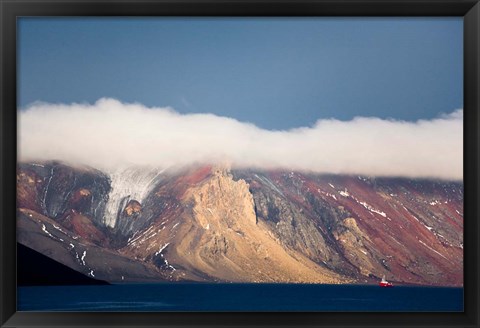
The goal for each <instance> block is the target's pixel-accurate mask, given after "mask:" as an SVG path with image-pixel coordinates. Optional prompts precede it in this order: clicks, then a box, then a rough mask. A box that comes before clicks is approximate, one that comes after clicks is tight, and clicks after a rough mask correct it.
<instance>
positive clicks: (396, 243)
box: [17, 163, 463, 285]
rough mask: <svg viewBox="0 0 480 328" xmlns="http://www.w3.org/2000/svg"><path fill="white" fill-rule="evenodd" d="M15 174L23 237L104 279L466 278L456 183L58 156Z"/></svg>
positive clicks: (439, 281)
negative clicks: (88, 161) (99, 164)
mask: <svg viewBox="0 0 480 328" xmlns="http://www.w3.org/2000/svg"><path fill="white" fill-rule="evenodd" d="M17 181H18V184H17V193H18V208H19V216H18V220H19V236H20V237H21V238H20V241H21V242H22V243H25V244H26V245H27V246H30V247H33V248H35V247H37V249H38V250H40V251H42V250H43V251H42V252H44V253H47V255H49V256H51V257H53V258H56V259H57V260H59V261H61V262H62V263H64V264H67V265H69V266H70V267H73V268H75V269H77V270H80V271H81V270H83V271H88V272H85V273H86V274H88V273H89V270H92V271H93V272H94V274H95V273H97V274H99V275H101V277H100V278H101V279H106V280H109V281H122V280H123V281H131V280H150V279H154V280H199V281H249V282H253V281H255V282H318V283H346V282H353V283H355V282H359V283H365V282H374V281H376V280H377V279H378V278H379V277H381V276H382V275H385V276H386V277H387V279H389V280H392V281H396V282H404V283H418V284H432V285H461V284H462V283H463V278H462V277H463V214H462V213H463V185H462V184H461V183H455V182H441V181H427V180H409V179H393V178H392V179H389V178H383V179H373V178H367V177H357V176H329V175H315V174H302V173H299V172H283V171H258V170H257V171H253V170H236V169H230V168H229V167H227V166H201V167H190V168H183V169H177V170H172V169H170V170H160V169H156V168H127V169H122V170H119V171H117V172H114V173H108V174H105V173H102V172H100V171H97V170H93V169H85V168H81V169H80V168H72V167H69V166H67V165H63V164H60V163H30V164H26V163H25V164H21V165H20V166H19V170H18V176H17ZM47 240H48V242H46V241H47ZM40 241H42V242H40ZM70 243H71V244H70ZM40 244H41V245H43V246H41V247H40ZM70 245H73V247H72V246H70ZM47 246H48V247H47ZM73 250H75V251H73ZM83 250H86V251H87V252H88V254H89V255H86V256H85V257H84V258H83V260H82V254H83ZM89 250H92V251H89ZM93 250H95V251H93ZM79 251H81V252H80V253H79ZM90 254H92V255H90ZM85 258H87V260H88V262H86V265H82V264H84V262H85ZM102 263H103V264H102ZM120 266H122V267H120ZM86 267H88V270H87V269H86ZM83 271H82V272H83Z"/></svg>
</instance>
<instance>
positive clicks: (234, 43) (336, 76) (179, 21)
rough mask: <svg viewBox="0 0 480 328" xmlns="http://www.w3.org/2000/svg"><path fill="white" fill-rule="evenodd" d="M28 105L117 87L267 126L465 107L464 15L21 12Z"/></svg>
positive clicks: (128, 98)
mask: <svg viewBox="0 0 480 328" xmlns="http://www.w3.org/2000/svg"><path fill="white" fill-rule="evenodd" d="M18 50H19V55H18V59H19V60H18V64H19V66H18V69H19V75H18V76H19V82H18V83H19V84H18V92H19V93H18V101H19V106H20V107H24V106H26V105H28V104H30V103H32V102H34V101H45V102H53V103H72V102H80V103H83V102H88V103H94V102H95V101H97V100H98V99H99V98H102V97H110V98H115V99H118V100H120V101H122V102H139V103H142V104H144V105H145V106H159V107H163V106H171V107H173V108H174V109H175V110H176V111H178V112H180V113H214V114H217V115H221V116H227V117H232V118H235V119H237V120H240V121H243V122H251V123H254V124H255V125H257V126H259V127H261V128H265V129H290V128H294V127H302V126H312V125H313V124H314V123H315V122H316V121H317V120H318V119H324V118H336V119H340V120H350V119H352V118H353V117H355V116H372V117H379V118H394V119H400V120H409V121H414V120H417V119H431V118H434V117H438V116H439V114H441V113H451V112H453V111H454V110H455V109H457V108H462V107H463V91H462V90H463V84H462V81H463V73H462V69H463V21H462V19H461V18H239V19H234V18H223V19H219V18H208V19H207V18H198V19H191V18H168V19H167V18H138V19H133V18H76V19H74V18H21V19H20V20H19V49H18Z"/></svg>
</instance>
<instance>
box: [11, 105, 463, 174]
mask: <svg viewBox="0 0 480 328" xmlns="http://www.w3.org/2000/svg"><path fill="white" fill-rule="evenodd" d="M271 115H275V113H274V112H272V113H271ZM18 145H19V147H18V151H19V160H22V161H28V160H39V161H41V160H53V159H54V160H61V161H66V162H70V163H81V164H86V165H91V166H94V167H97V168H100V169H105V170H109V169H112V168H113V167H114V166H116V165H119V164H121V165H125V164H135V165H155V166H160V167H165V166H177V165H185V164H190V163H193V162H215V161H229V162H231V163H233V164H234V165H236V166H241V167H245V166H246V167H255V168H282V169H289V170H304V171H314V172H319V173H342V174H362V175H372V176H407V177H435V178H444V179H453V180H461V179H462V177H463V111H462V110H456V111H454V112H453V113H451V114H448V115H443V116H441V117H439V118H436V119H433V120H419V121H417V122H405V121H396V120H383V119H378V118H364V117H358V118H354V119H353V120H351V121H338V120H335V119H328V120H319V121H317V122H316V124H315V125H314V126H313V127H304V128H298V129H292V130H288V131H269V130H263V129H260V128H258V127H256V126H255V125H253V124H249V123H243V122H239V121H236V120H234V119H231V118H226V117H219V116H215V115H212V114H188V115H182V114H179V113H176V112H175V111H173V110H172V109H170V108H146V107H145V106H143V105H141V104H123V103H121V102H119V101H117V100H114V99H100V100H98V101H97V102H96V103H95V104H93V105H89V104H71V105H63V104H62V105H58V104H47V103H35V104H33V105H31V106H30V107H29V108H27V109H26V110H22V111H20V112H19V135H18Z"/></svg>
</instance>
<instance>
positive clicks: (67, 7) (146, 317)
mask: <svg viewBox="0 0 480 328" xmlns="http://www.w3.org/2000/svg"><path fill="white" fill-rule="evenodd" d="M0 14H1V18H0V22H1V26H0V28H1V48H0V56H1V57H0V60H1V90H0V99H1V119H0V131H1V143H0V145H1V154H2V156H1V161H0V166H1V167H0V185H1V191H0V209H1V213H2V216H1V219H0V236H1V237H0V243H1V245H0V247H1V248H0V254H1V270H0V283H1V285H0V294H1V295H0V297H1V298H0V325H1V327H39V326H43V327H64V326H65V327H68V326H75V327H84V326H85V327H116V326H118V327H130V326H131V327H156V326H158V327H176V326H218V327H226V326H229V327H233V326H235V327H240V326H279V327H290V326H291V327H299V326H310V327H311V326H315V327H316V326H320V327H345V326H348V327H389V326H392V327H393V326H402V327H405V326H409V327H427V326H428V327H478V326H479V322H480V320H479V311H478V308H479V303H478V298H479V283H478V280H479V279H478V274H479V272H478V263H479V260H480V259H479V249H480V243H479V240H480V238H479V237H480V231H479V225H478V218H479V213H478V203H479V201H480V199H479V194H478V186H479V175H478V164H479V156H480V152H479V151H478V141H479V140H480V133H479V132H480V129H479V126H480V120H479V118H480V116H479V109H480V97H479V90H480V69H479V61H480V4H479V3H478V0H419V1H417V0H369V1H367V0H325V1H324V0H299V1H295V0H259V1H251V0H246V1H239V0H224V1H220V0H176V1H175V0H165V1H163V0H141V1H135V0H113V1H106V0H99V1H89V0H57V1H56V0H36V1H33V0H26V1H25V0H17V1H14V0H0ZM21 16H461V17H463V19H464V188H465V193H464V194H465V199H464V204H465V212H464V213H465V225H464V238H465V243H464V245H465V253H464V260H465V264H464V290H465V294H464V295H465V303H464V304H465V307H464V311H463V312H458V313H457V312H451V313H442V312H436V313H426V312H422V313H386V312H380V313H375V312H368V313H352V312H331V313H323V312H321V313H311V312H310V313H309V312H305V313H300V312H291V313H289V312H286V313H278V312H273V313H259V312H252V313H242V312H235V313H208V312H191V313H182V312H172V313H168V312H163V313H135V312H129V313H89V312H75V313H65V312H62V313H53V312H16V206H15V205H16V180H15V177H16V165H17V163H16V109H17V106H16V104H17V95H16V83H17V76H16V63H17V61H16V60H17V59H16V46H17V44H16V20H17V18H18V17H21Z"/></svg>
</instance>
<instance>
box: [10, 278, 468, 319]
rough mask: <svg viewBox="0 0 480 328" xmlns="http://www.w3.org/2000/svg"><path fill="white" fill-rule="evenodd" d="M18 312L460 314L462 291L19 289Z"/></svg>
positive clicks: (373, 288) (399, 288)
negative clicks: (422, 312) (385, 312)
mask: <svg viewBox="0 0 480 328" xmlns="http://www.w3.org/2000/svg"><path fill="white" fill-rule="evenodd" d="M17 310H18V311H135V312H138V311H215V312H218V311H328V312H332V311H389V312H392V311H407V312H415V311H441V312H447V311H463V288H443V287H442V288H440V287H410V286H408V287H407V286H395V287H393V288H381V287H378V286H365V285H300V284H193V283H192V284H190V283H177V284H124V285H105V286H48V287H19V288H18V304H17Z"/></svg>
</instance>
